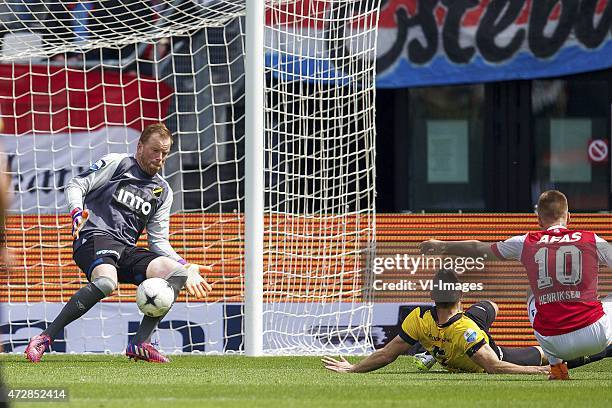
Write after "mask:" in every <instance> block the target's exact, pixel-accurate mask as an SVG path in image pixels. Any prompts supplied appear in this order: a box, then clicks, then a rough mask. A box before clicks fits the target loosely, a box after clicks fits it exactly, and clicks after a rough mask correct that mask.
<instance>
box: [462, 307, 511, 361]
mask: <svg viewBox="0 0 612 408" xmlns="http://www.w3.org/2000/svg"><path fill="white" fill-rule="evenodd" d="M464 314H465V315H466V316H467V317H469V318H470V320H472V321H473V322H474V323H476V325H477V326H478V327H480V328H481V329H482V330H483V331H484V332H485V333H486V334H487V336H488V337H489V346H490V347H491V348H492V349H493V351H494V352H495V354H497V357H499V359H500V360H501V359H502V356H503V353H502V352H501V351H500V349H499V347H498V346H497V344H495V340H493V337H492V336H491V333H489V329H490V328H491V325H493V322H494V321H495V318H496V317H497V315H496V313H495V308H494V307H493V304H492V303H491V302H489V301H488V300H481V301H480V302H478V303H474V304H473V305H472V306H470V307H469V308H468V309H467V310H466V311H465V313H464Z"/></svg>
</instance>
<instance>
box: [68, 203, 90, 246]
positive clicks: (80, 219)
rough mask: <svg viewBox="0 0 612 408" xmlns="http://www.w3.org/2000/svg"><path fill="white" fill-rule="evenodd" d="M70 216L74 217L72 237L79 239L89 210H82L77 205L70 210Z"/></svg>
mask: <svg viewBox="0 0 612 408" xmlns="http://www.w3.org/2000/svg"><path fill="white" fill-rule="evenodd" d="M70 216H71V217H72V237H73V238H74V239H78V238H79V232H80V231H81V228H83V225H85V222H86V221H87V218H89V210H82V209H80V208H79V207H76V208H75V209H74V210H72V211H71V212H70Z"/></svg>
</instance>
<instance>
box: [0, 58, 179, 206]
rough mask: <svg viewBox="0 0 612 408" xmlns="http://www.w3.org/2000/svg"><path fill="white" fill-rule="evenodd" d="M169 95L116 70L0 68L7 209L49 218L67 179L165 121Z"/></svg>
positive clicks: (129, 147) (126, 149) (125, 149)
mask: <svg viewBox="0 0 612 408" xmlns="http://www.w3.org/2000/svg"><path fill="white" fill-rule="evenodd" d="M171 96H172V89H171V88H170V87H168V86H167V85H165V84H164V83H160V82H158V81H156V80H153V79H151V78H146V77H137V76H136V75H134V74H131V73H128V74H120V73H118V72H115V71H105V70H95V71H89V72H84V71H79V70H74V69H70V68H65V67H50V66H45V65H43V66H28V65H0V112H1V114H2V122H3V130H2V134H1V135H0V144H1V145H2V147H3V149H4V151H5V152H6V154H7V155H8V162H9V166H10V169H11V173H12V176H13V190H14V198H13V208H14V209H15V210H18V211H20V212H22V213H55V212H56V211H58V210H59V211H62V210H63V207H64V206H65V199H64V187H65V185H66V183H67V182H68V180H70V178H71V177H73V176H75V175H77V174H79V173H80V172H81V171H83V170H85V169H87V168H88V167H89V166H90V165H91V163H94V162H95V161H96V160H98V159H99V158H100V157H101V156H103V155H105V154H107V153H133V152H134V151H135V143H136V141H137V140H138V136H139V135H140V132H141V130H142V129H143V128H144V127H145V126H147V125H148V124H150V123H154V122H159V121H161V120H162V119H163V118H165V117H166V113H167V110H168V106H169V104H170V97H171Z"/></svg>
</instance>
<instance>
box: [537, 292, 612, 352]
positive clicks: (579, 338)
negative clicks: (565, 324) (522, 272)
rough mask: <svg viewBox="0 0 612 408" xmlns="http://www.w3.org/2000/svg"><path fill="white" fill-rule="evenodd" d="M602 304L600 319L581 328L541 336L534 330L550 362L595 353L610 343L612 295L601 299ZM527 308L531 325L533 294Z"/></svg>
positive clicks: (611, 342) (611, 341) (611, 335)
mask: <svg viewBox="0 0 612 408" xmlns="http://www.w3.org/2000/svg"><path fill="white" fill-rule="evenodd" d="M602 305H603V309H604V313H605V314H604V315H603V316H602V317H601V319H599V320H598V321H596V322H595V323H593V324H590V325H588V326H586V327H583V328H582V329H578V330H574V331H573V332H570V333H565V334H559V335H557V336H543V335H541V334H540V333H538V332H537V331H535V330H534V334H535V337H536V339H537V340H538V343H540V346H541V347H542V350H543V351H544V354H546V357H547V358H548V362H549V363H550V364H557V363H560V362H561V361H563V360H565V361H568V360H573V359H575V358H578V357H583V356H590V355H593V354H597V353H599V352H601V351H603V350H604V349H605V348H606V347H608V346H609V345H610V344H612V296H608V297H606V298H605V299H603V301H602ZM527 310H528V312H529V321H531V325H532V326H533V319H534V318H535V315H536V309H535V298H534V297H533V296H530V297H529V300H528V301H527Z"/></svg>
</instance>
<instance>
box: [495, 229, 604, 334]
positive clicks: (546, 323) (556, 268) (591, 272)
mask: <svg viewBox="0 0 612 408" xmlns="http://www.w3.org/2000/svg"><path fill="white" fill-rule="evenodd" d="M491 249H492V250H493V252H494V253H495V254H496V255H497V256H498V257H500V258H502V259H514V260H518V261H520V262H521V263H522V264H523V266H524V267H525V269H526V271H527V276H528V278H529V284H530V286H531V290H532V292H533V294H534V296H535V302H536V310H537V314H536V316H535V320H534V322H533V328H534V330H536V331H537V332H538V333H540V334H541V335H543V336H556V335H559V334H565V333H569V332H572V331H575V330H578V329H581V328H583V327H586V326H588V325H590V324H592V323H595V322H596V321H597V320H599V319H600V318H601V317H602V316H603V315H604V311H603V307H602V305H601V302H599V301H598V300H597V275H598V270H599V264H608V265H611V266H612V253H611V252H612V251H611V250H610V244H608V243H607V242H606V241H604V240H603V239H601V238H599V237H598V236H597V235H595V234H594V233H592V232H589V231H578V230H568V229H567V228H565V227H563V226H560V225H555V226H552V227H550V228H548V229H547V230H546V231H538V232H530V233H528V234H525V235H521V236H516V237H512V238H510V239H508V240H506V241H503V242H498V243H495V244H493V245H492V246H491Z"/></svg>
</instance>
